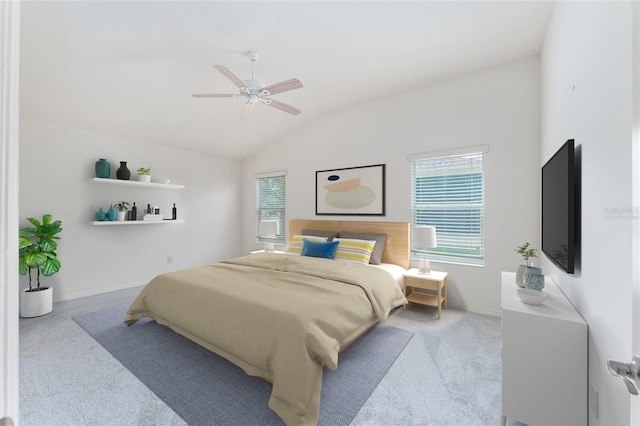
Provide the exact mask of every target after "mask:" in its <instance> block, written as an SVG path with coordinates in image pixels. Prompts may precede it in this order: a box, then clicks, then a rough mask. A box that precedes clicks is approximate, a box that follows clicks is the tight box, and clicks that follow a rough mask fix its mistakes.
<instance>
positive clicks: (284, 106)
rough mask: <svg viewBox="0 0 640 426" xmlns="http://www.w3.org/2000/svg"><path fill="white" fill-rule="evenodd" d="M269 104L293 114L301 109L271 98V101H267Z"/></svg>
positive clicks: (296, 113) (298, 112)
mask: <svg viewBox="0 0 640 426" xmlns="http://www.w3.org/2000/svg"><path fill="white" fill-rule="evenodd" d="M269 106H272V107H274V108H278V109H279V110H281V111H284V112H288V113H289V114H293V115H298V114H300V113H301V112H302V110H301V109H298V108H296V107H292V106H291V105H287V104H285V103H283V102H278V101H274V100H273V99H271V102H270V103H269Z"/></svg>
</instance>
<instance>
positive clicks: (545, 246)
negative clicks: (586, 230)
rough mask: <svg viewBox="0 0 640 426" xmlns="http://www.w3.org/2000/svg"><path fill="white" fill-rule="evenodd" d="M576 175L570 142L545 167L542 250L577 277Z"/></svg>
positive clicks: (572, 148)
mask: <svg viewBox="0 0 640 426" xmlns="http://www.w3.org/2000/svg"><path fill="white" fill-rule="evenodd" d="M575 184H576V175H575V151H574V141H573V139H569V140H568V141H567V142H566V143H565V144H564V145H562V147H561V148H560V149H559V150H558V151H557V152H556V153H555V154H554V155H553V157H551V159H550V160H549V161H547V163H546V164H545V165H544V166H543V167H542V251H543V252H544V254H545V255H546V256H547V257H548V258H549V259H550V260H551V261H552V262H553V263H555V264H556V265H558V266H559V267H560V268H562V269H564V270H565V271H566V272H568V273H570V274H573V270H574V262H575V250H576V247H575V246H576V244H575V224H576V218H575V209H576V200H575V196H576V188H575Z"/></svg>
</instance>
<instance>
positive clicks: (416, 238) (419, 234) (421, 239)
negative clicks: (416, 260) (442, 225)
mask: <svg viewBox="0 0 640 426" xmlns="http://www.w3.org/2000/svg"><path fill="white" fill-rule="evenodd" d="M437 246H438V241H437V240H436V227H435V226H414V227H413V247H414V248H417V249H426V248H435V247H437Z"/></svg>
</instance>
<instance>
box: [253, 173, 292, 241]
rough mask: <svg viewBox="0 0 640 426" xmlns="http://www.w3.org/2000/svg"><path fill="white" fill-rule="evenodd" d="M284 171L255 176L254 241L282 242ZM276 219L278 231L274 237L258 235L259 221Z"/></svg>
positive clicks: (283, 226) (283, 225)
mask: <svg viewBox="0 0 640 426" xmlns="http://www.w3.org/2000/svg"><path fill="white" fill-rule="evenodd" d="M285 193H286V173H285V172H277V173H269V174H265V175H259V176H257V177H256V241H257V242H263V243H275V244H284V242H285V241H284V235H285V225H286V215H285V207H286V201H285ZM263 220H277V221H278V223H279V232H278V235H276V236H275V237H272V236H262V235H260V222H261V221H263Z"/></svg>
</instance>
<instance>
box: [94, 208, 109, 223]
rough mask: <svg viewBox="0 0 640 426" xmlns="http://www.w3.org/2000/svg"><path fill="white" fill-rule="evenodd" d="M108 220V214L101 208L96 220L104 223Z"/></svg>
mask: <svg viewBox="0 0 640 426" xmlns="http://www.w3.org/2000/svg"><path fill="white" fill-rule="evenodd" d="M106 218H107V214H106V213H105V212H104V210H102V207H100V210H98V212H97V213H96V220H97V221H100V222H102V221H103V220H105V219H106Z"/></svg>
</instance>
